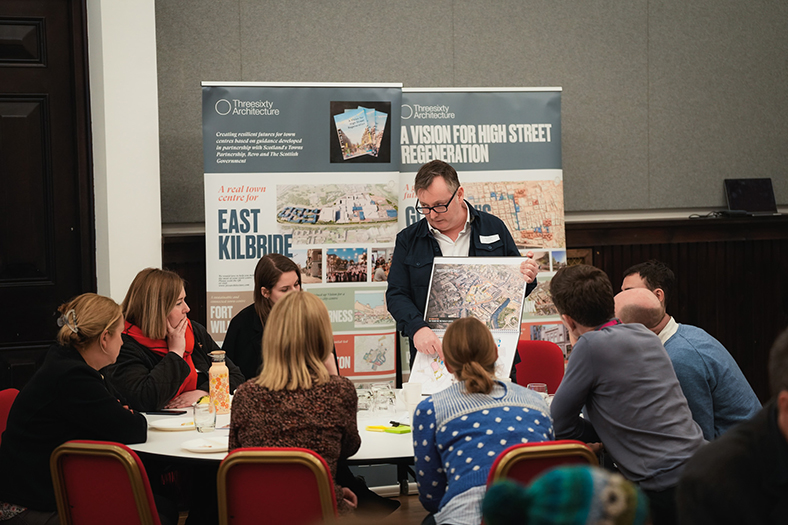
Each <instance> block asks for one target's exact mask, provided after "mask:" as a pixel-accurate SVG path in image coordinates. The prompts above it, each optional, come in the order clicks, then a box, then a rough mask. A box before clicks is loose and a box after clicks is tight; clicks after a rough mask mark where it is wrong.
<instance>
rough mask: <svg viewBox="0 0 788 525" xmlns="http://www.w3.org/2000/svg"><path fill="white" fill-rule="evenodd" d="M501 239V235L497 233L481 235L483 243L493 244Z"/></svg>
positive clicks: (480, 239)
mask: <svg viewBox="0 0 788 525" xmlns="http://www.w3.org/2000/svg"><path fill="white" fill-rule="evenodd" d="M500 240H501V237H500V236H499V235H498V234H497V233H496V234H495V235H479V242H480V243H482V244H492V243H494V242H496V241H500Z"/></svg>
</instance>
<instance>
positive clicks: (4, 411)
mask: <svg viewBox="0 0 788 525" xmlns="http://www.w3.org/2000/svg"><path fill="white" fill-rule="evenodd" d="M18 393H19V390H17V389H16V388H6V389H5V390H0V443H2V440H3V432H5V425H6V423H7V422H8V413H9V412H10V411H11V405H13V404H14V399H16V395H17V394H18Z"/></svg>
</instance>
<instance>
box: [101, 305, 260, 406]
mask: <svg viewBox="0 0 788 525" xmlns="http://www.w3.org/2000/svg"><path fill="white" fill-rule="evenodd" d="M192 329H193V330H194V351H193V352H192V361H193V362H194V368H195V369H196V370H197V388H196V389H197V390H205V391H208V389H209V384H208V369H209V368H210V367H211V358H210V356H209V355H208V352H213V351H214V350H219V347H218V346H217V344H216V343H215V342H214V340H213V339H212V338H211V336H210V335H209V334H208V332H207V331H206V330H205V327H204V326H202V325H201V324H199V323H195V322H194V321H192ZM225 364H226V365H227V368H229V369H230V393H232V392H235V389H236V388H238V386H239V385H240V384H241V383H243V382H244V381H245V379H244V376H243V374H242V373H241V370H240V369H239V368H238V367H237V366H235V365H234V364H233V362H232V361H231V360H230V359H226V360H225ZM189 371H190V369H189V365H188V364H186V361H184V359H183V358H182V357H181V356H179V355H178V354H176V353H173V352H170V353H168V354H165V355H163V356H162V355H159V354H157V353H155V352H154V351H152V350H151V349H150V348H148V347H147V346H144V345H142V344H140V343H139V342H137V341H136V340H135V339H134V338H133V337H131V336H128V335H126V334H123V346H122V347H121V348H120V355H119V356H118V360H117V361H116V362H115V364H114V365H111V366H108V367H106V368H104V369H102V372H103V373H104V375H105V376H106V377H107V381H108V382H109V384H110V386H111V387H112V388H113V389H114V390H115V391H116V392H117V393H118V395H119V396H120V397H121V398H122V399H123V400H125V402H126V403H128V405H129V407H131V408H133V409H135V410H141V411H143V412H148V411H151V410H161V409H162V408H164V406H165V405H166V404H167V403H168V402H169V401H170V400H171V399H172V398H174V397H175V395H176V394H177V393H178V389H179V388H180V387H181V385H182V384H183V382H184V381H185V380H186V377H187V376H188V375H189Z"/></svg>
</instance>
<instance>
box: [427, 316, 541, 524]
mask: <svg viewBox="0 0 788 525" xmlns="http://www.w3.org/2000/svg"><path fill="white" fill-rule="evenodd" d="M443 355H444V359H445V363H446V368H448V370H449V371H450V372H451V373H453V374H454V376H455V377H456V378H457V380H458V382H457V383H454V384H453V385H452V386H450V387H449V388H447V389H445V390H443V391H442V392H438V393H437V394H434V395H433V396H431V397H428V398H427V399H425V400H424V401H422V402H421V403H419V406H418V407H417V408H416V413H415V415H414V418H413V438H414V442H413V447H414V452H415V455H416V481H417V483H418V486H419V500H420V501H421V504H422V505H424V508H425V509H427V510H428V511H429V512H430V515H429V516H427V518H426V519H425V520H424V522H423V524H422V525H425V524H431V523H436V524H438V525H441V524H446V525H466V524H467V525H479V523H481V520H482V510H481V503H482V499H483V498H484V493H485V485H486V483H487V475H488V474H489V472H490V467H491V466H492V464H493V462H494V461H495V458H496V457H497V456H498V455H499V454H500V453H501V452H503V451H504V450H505V449H506V448H508V447H510V446H511V445H516V444H518V443H533V442H540V441H551V440H553V439H555V438H554V436H553V423H552V421H551V419H550V416H549V414H550V411H549V409H548V408H547V404H546V403H545V401H544V400H543V399H542V397H541V396H540V395H539V394H538V393H536V392H532V391H530V390H526V389H525V388H523V387H521V386H519V385H515V384H512V383H509V382H502V381H497V380H495V379H494V377H493V374H494V370H495V361H496V359H497V358H498V348H497V347H496V345H495V341H494V340H493V337H492V334H491V333H490V331H489V330H488V329H487V327H486V326H485V325H484V324H482V323H481V321H479V320H477V319H475V318H472V317H468V318H464V319H460V320H457V321H455V322H454V323H452V324H451V326H449V329H448V330H446V335H445V337H444V338H443Z"/></svg>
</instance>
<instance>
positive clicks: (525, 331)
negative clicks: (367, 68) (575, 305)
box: [399, 88, 566, 348]
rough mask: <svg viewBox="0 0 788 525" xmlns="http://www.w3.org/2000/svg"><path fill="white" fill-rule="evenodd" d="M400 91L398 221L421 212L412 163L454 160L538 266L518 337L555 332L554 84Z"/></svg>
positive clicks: (468, 194) (561, 238) (561, 246)
mask: <svg viewBox="0 0 788 525" xmlns="http://www.w3.org/2000/svg"><path fill="white" fill-rule="evenodd" d="M402 91H403V93H402V130H401V134H400V151H401V156H402V177H401V179H400V195H399V196H400V210H401V213H400V215H399V221H400V228H404V227H406V226H409V225H410V224H413V223H414V222H415V221H417V220H420V219H421V218H422V217H421V216H420V215H418V214H417V213H416V209H415V205H416V194H415V192H414V191H413V179H414V177H415V175H416V172H417V171H418V169H419V167H420V166H421V165H422V164H424V163H425V162H429V161H430V160H433V159H440V160H443V161H446V162H448V163H449V164H451V165H452V166H454V168H455V169H456V170H457V173H458V175H459V178H460V183H461V184H462V186H463V188H465V198H466V200H467V201H468V202H469V203H470V204H471V205H472V206H475V207H476V208H477V209H479V210H483V211H486V212H488V213H492V214H493V215H496V216H497V217H499V218H500V219H501V220H503V221H504V223H506V225H507V227H508V228H509V231H510V232H511V234H512V237H513V238H514V240H515V242H516V243H517V246H518V248H519V249H520V251H521V253H523V254H525V253H527V252H529V251H532V252H534V259H535V260H536V261H537V263H538V264H539V266H540V273H539V277H538V282H539V284H538V286H537V288H536V290H535V291H534V292H533V293H531V295H530V296H529V297H528V298H527V299H526V300H525V304H524V306H523V324H522V326H521V330H522V337H523V338H525V339H539V338H542V337H549V338H552V339H561V338H562V337H564V335H565V334H564V333H563V332H562V330H561V329H562V328H563V326H562V325H561V321H560V318H559V316H558V315H557V312H555V308H554V307H553V304H552V301H551V300H550V297H549V293H548V292H549V280H550V278H551V277H552V275H554V274H555V271H557V270H558V268H559V267H560V266H561V265H565V264H566V236H565V231H564V192H563V169H562V162H561V89H560V88H521V89H517V88H511V89H508V88H499V89H495V88H479V89H470V88H456V89H449V88H405V89H403V90H402ZM556 325H558V326H556ZM559 327H560V328H559ZM552 339H551V340H552ZM563 347H564V348H566V345H565V344H564V345H563Z"/></svg>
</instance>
